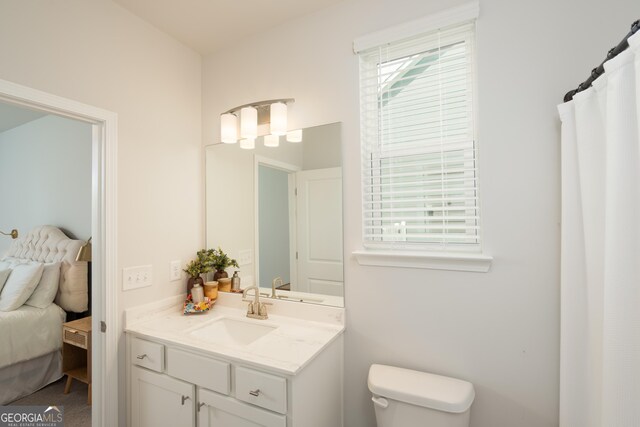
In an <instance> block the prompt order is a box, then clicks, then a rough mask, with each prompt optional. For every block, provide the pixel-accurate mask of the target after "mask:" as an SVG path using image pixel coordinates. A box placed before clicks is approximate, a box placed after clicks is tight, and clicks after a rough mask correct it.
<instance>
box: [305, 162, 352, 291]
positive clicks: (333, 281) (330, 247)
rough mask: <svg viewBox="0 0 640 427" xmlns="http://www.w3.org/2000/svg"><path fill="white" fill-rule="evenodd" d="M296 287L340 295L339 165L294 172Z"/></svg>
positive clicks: (341, 280) (340, 181)
mask: <svg viewBox="0 0 640 427" xmlns="http://www.w3.org/2000/svg"><path fill="white" fill-rule="evenodd" d="M296 181H297V190H298V199H297V207H298V209H297V211H298V215H297V221H298V227H297V229H298V237H297V238H298V244H297V250H298V280H297V281H296V283H297V286H296V289H293V290H297V291H301V292H312V293H319V294H324V295H335V296H343V286H342V282H343V276H342V275H343V273H342V168H328V169H314V170H307V171H300V172H296Z"/></svg>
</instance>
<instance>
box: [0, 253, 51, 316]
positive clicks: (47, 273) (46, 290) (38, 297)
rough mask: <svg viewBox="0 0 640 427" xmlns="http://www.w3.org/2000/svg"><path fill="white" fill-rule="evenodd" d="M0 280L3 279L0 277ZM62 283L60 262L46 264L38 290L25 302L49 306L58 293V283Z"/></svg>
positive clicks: (33, 305) (41, 306)
mask: <svg viewBox="0 0 640 427" xmlns="http://www.w3.org/2000/svg"><path fill="white" fill-rule="evenodd" d="M0 280H2V279H1V278H0ZM59 283H60V263H59V262H53V263H50V264H44V269H43V270H42V277H41V278H40V283H38V285H37V287H36V290H35V291H33V294H31V296H30V297H29V299H28V300H27V301H26V302H25V304H26V305H30V306H31V307H37V308H47V307H49V306H50V305H51V303H52V302H53V300H54V299H55V298H56V294H57V293H58V284H59Z"/></svg>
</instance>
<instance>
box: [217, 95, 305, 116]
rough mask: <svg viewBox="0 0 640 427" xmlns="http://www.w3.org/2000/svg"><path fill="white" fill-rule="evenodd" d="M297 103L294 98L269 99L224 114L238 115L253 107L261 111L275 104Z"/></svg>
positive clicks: (235, 108) (240, 106)
mask: <svg viewBox="0 0 640 427" xmlns="http://www.w3.org/2000/svg"><path fill="white" fill-rule="evenodd" d="M295 101H296V100H295V99H294V98H281V99H269V100H267V101H258V102H250V103H249V104H244V105H239V106H237V107H233V108H232V109H230V110H227V111H225V112H224V113H222V114H236V113H237V112H238V111H240V110H241V109H243V108H244V107H253V108H256V109H258V110H259V109H261V108H267V107H269V106H270V105H271V104H275V103H276V102H282V103H283V104H291V103H294V102H295Z"/></svg>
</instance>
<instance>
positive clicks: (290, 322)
mask: <svg viewBox="0 0 640 427" xmlns="http://www.w3.org/2000/svg"><path fill="white" fill-rule="evenodd" d="M181 301H182V296H178V297H172V298H168V299H166V300H162V301H159V302H155V303H152V304H148V305H145V306H140V307H134V308H132V309H130V310H127V312H126V318H125V331H126V332H128V333H131V334H134V335H137V336H139V337H143V338H149V339H153V340H156V341H162V342H164V343H166V344H176V345H178V346H180V347H185V348H189V349H192V350H196V351H199V352H204V353H209V354H211V355H212V356H219V357H223V358H226V359H230V360H232V361H237V362H241V363H244V364H249V365H253V366H257V367H261V368H266V369H268V370H271V371H274V372H278V373H282V374H286V375H296V374H297V373H298V372H299V371H300V370H301V369H302V368H303V367H304V366H306V365H307V364H308V363H309V362H310V361H311V360H312V359H313V358H314V357H315V356H316V355H318V354H319V353H320V352H321V351H322V350H323V349H324V348H325V347H326V346H327V345H329V343H331V342H332V341H333V340H335V339H336V338H337V337H338V336H340V334H342V332H343V331H344V309H343V308H336V307H325V306H318V305H312V304H303V303H294V302H289V301H277V300H271V299H264V300H263V302H273V304H274V305H272V306H268V310H269V319H267V320H255V319H247V317H246V306H247V303H246V302H243V301H241V295H238V294H226V293H222V292H221V293H220V294H219V298H218V301H216V304H215V305H214V306H213V307H212V308H211V310H210V311H209V312H207V313H202V314H191V315H183V314H182V302H181ZM223 317H228V318H234V319H237V320H247V321H249V322H255V323H259V324H260V325H265V326H267V325H268V326H276V327H277V328H276V329H274V330H273V331H272V332H270V333H268V334H267V335H265V336H263V337H261V338H259V339H258V340H256V341H254V342H252V343H251V344H248V345H222V344H217V343H211V342H207V341H202V340H198V339H195V338H193V337H191V336H189V333H190V332H192V331H194V330H196V329H198V328H200V327H203V326H205V325H208V324H210V323H212V322H215V321H216V320H219V319H221V318H223Z"/></svg>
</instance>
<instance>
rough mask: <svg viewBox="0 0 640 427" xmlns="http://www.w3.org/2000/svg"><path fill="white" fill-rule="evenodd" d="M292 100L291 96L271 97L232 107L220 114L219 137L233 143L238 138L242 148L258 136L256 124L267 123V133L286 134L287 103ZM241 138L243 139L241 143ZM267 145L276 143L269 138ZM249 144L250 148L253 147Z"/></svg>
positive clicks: (275, 144)
mask: <svg viewBox="0 0 640 427" xmlns="http://www.w3.org/2000/svg"><path fill="white" fill-rule="evenodd" d="M292 102H294V99H293V98H283V99H271V100H268V101H260V102H253V103H251V104H245V105H241V106H239V107H235V108H232V109H231V110H229V111H226V112H225V113H223V114H221V115H220V139H221V141H222V142H223V143H225V144H235V143H236V142H238V139H240V140H241V141H240V142H241V145H243V144H244V147H243V148H248V149H249V147H250V146H251V145H253V146H255V141H253V144H252V142H249V141H250V140H255V139H256V138H257V137H258V126H260V125H267V124H268V125H269V131H268V132H267V133H268V134H269V135H273V136H281V135H287V104H289V103H292ZM242 140H245V142H244V143H242ZM269 144H272V145H267V143H266V142H265V145H267V146H269V147H277V146H278V143H277V142H276V140H275V139H274V138H270V141H269ZM253 146H251V148H253Z"/></svg>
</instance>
